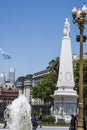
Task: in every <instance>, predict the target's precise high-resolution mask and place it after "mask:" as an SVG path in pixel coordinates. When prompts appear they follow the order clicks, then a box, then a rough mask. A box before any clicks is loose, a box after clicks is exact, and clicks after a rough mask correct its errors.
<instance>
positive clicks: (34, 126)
mask: <svg viewBox="0 0 87 130" xmlns="http://www.w3.org/2000/svg"><path fill="white" fill-rule="evenodd" d="M32 126H33V130H36V129H37V127H38V118H37V117H36V115H33V117H32Z"/></svg>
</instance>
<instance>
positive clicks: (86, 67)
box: [74, 59, 87, 98]
mask: <svg viewBox="0 0 87 130" xmlns="http://www.w3.org/2000/svg"><path fill="white" fill-rule="evenodd" d="M79 63H80V61H79V60H77V61H76V62H75V63H74V80H75V89H76V90H77V93H78V94H79V68H80V65H79ZM83 95H84V98H87V59H84V60H83Z"/></svg>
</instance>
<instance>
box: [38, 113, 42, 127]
mask: <svg viewBox="0 0 87 130" xmlns="http://www.w3.org/2000/svg"><path fill="white" fill-rule="evenodd" d="M38 119H39V126H40V128H42V114H41V113H40V115H39V117H38Z"/></svg>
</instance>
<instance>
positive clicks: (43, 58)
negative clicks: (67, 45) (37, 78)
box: [0, 0, 87, 78]
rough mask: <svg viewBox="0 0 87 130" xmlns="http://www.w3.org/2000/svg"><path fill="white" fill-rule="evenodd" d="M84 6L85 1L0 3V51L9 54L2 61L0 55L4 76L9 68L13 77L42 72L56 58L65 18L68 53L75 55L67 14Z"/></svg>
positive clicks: (74, 30)
mask: <svg viewBox="0 0 87 130" xmlns="http://www.w3.org/2000/svg"><path fill="white" fill-rule="evenodd" d="M84 3H86V4H87V2H86V0H0V48H2V49H3V50H6V51H7V52H8V53H10V55H11V59H10V60H5V59H4V58H3V57H2V55H1V54H0V72H4V73H5V75H6V77H8V71H9V68H10V67H14V68H15V72H16V78H17V77H19V76H25V75H27V74H33V73H35V72H38V71H41V70H43V69H45V68H46V67H47V66H48V63H49V61H51V60H52V59H54V58H56V57H58V56H60V51H61V42H62V36H63V26H64V22H65V18H66V17H68V18H69V22H70V25H71V31H70V36H71V41H72V53H75V54H79V43H77V42H76V35H77V34H79V31H78V26H77V25H74V24H73V22H72V12H71V11H72V8H73V6H74V5H76V7H77V8H79V7H82V6H83V4H84ZM85 34H86V35H87V26H86V29H85ZM84 52H87V42H86V43H85V44H84Z"/></svg>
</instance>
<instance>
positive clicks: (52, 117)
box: [43, 115, 56, 124]
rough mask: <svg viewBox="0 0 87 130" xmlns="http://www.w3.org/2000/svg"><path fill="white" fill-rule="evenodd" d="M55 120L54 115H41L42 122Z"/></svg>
mask: <svg viewBox="0 0 87 130" xmlns="http://www.w3.org/2000/svg"><path fill="white" fill-rule="evenodd" d="M55 121H56V119H55V117H54V116H51V115H46V116H44V117H43V123H45V124H54V123H55Z"/></svg>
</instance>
